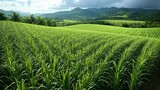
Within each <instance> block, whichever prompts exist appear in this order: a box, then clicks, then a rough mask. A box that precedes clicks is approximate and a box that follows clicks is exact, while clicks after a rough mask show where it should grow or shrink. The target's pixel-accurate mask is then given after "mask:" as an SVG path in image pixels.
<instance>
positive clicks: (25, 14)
mask: <svg viewBox="0 0 160 90" xmlns="http://www.w3.org/2000/svg"><path fill="white" fill-rule="evenodd" d="M0 12H1V13H4V14H6V15H11V14H12V12H14V11H5V10H2V9H0ZM15 12H18V13H19V14H20V15H21V16H27V15H30V13H25V12H21V11H15Z"/></svg>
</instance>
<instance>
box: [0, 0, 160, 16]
mask: <svg viewBox="0 0 160 90" xmlns="http://www.w3.org/2000/svg"><path fill="white" fill-rule="evenodd" d="M75 7H81V8H97V7H128V8H156V9H160V0H0V9H4V10H16V11H23V12H30V13H48V12H50V13H51V12H56V11H60V10H70V9H72V8H75Z"/></svg>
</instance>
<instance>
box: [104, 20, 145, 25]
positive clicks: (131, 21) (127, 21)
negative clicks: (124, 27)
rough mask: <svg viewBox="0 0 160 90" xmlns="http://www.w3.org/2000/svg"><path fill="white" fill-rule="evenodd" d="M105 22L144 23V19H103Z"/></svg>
mask: <svg viewBox="0 0 160 90" xmlns="http://www.w3.org/2000/svg"><path fill="white" fill-rule="evenodd" d="M104 21H106V22H110V23H117V24H123V23H141V24H144V23H145V22H144V21H133V20H104Z"/></svg>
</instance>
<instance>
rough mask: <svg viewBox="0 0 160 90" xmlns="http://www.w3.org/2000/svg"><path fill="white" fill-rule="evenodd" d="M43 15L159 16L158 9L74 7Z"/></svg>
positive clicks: (146, 18) (77, 16) (71, 17)
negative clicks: (69, 9)
mask: <svg viewBox="0 0 160 90" xmlns="http://www.w3.org/2000/svg"><path fill="white" fill-rule="evenodd" d="M42 16H43V17H53V18H62V19H86V18H87V19H89V18H98V19H133V20H148V19H154V18H155V17H158V16H160V10H156V9H140V8H114V7H112V8H88V9H81V8H75V9H73V10H71V11H62V12H57V13H49V14H43V15H42Z"/></svg>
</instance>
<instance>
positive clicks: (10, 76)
mask: <svg viewBox="0 0 160 90" xmlns="http://www.w3.org/2000/svg"><path fill="white" fill-rule="evenodd" d="M159 38H160V29H159V28H147V29H144V28H137V29H133V28H122V27H113V26H103V25H90V24H89V25H87V24H86V25H75V26H69V27H46V26H38V25H30V24H24V23H18V22H5V21H1V22H0V68H1V69H0V88H1V89H4V90H8V89H9V90H10V89H12V90H26V89H27V90H50V89H51V90H57V89H58V90H86V89H89V90H92V89H93V90H104V89H106V90H124V89H126V90H127V89H129V90H137V89H139V88H140V87H142V86H143V85H144V83H145V82H146V81H145V80H146V79H147V77H148V75H150V74H151V70H153V68H154V67H155V66H154V63H155V62H157V61H158V58H159V54H160V39H159Z"/></svg>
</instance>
